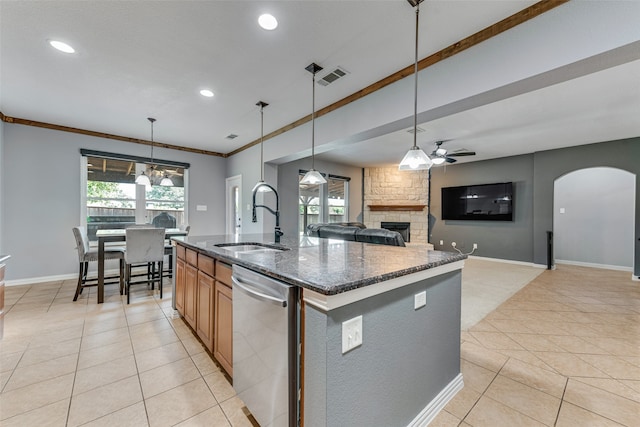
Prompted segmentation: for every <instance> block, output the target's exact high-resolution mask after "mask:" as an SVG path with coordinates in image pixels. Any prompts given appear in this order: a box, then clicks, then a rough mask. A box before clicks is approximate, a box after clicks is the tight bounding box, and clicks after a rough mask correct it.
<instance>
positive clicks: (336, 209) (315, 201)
mask: <svg viewBox="0 0 640 427" xmlns="http://www.w3.org/2000/svg"><path fill="white" fill-rule="evenodd" d="M305 173H306V171H303V170H301V171H299V174H298V195H299V203H298V209H299V213H300V215H299V220H298V231H299V232H300V233H304V230H305V229H306V228H307V225H309V224H315V223H327V222H346V221H348V220H349V211H348V208H349V206H348V200H349V180H350V178H347V177H341V176H334V175H328V176H327V177H326V179H327V183H326V184H322V185H306V184H300V183H299V182H300V180H301V179H302V177H303V176H304V174H305Z"/></svg>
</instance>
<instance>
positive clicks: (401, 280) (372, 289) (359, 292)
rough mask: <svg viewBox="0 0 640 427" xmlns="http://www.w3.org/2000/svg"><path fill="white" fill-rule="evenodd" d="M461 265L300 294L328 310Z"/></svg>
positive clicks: (457, 263)
mask: <svg viewBox="0 0 640 427" xmlns="http://www.w3.org/2000/svg"><path fill="white" fill-rule="evenodd" d="M462 267H464V261H456V262H452V263H449V264H445V265H441V266H438V267H434V268H429V269H427V270H422V271H418V272H417V273H412V274H407V275H405V276H400V277H396V278H395V279H391V280H386V281H384V282H380V283H376V284H374V285H370V286H364V287H362V288H357V289H353V290H351V291H348V292H343V293H340V294H337V295H324V294H321V293H319V292H315V291H312V290H310V289H304V291H303V292H302V295H303V298H304V301H305V302H306V303H307V304H310V305H312V306H314V307H316V308H317V309H320V310H322V311H324V312H328V311H331V310H335V309H336V308H339V307H343V306H345V305H349V304H353V303H354V302H357V301H361V300H364V299H366V298H370V297H372V296H375V295H380V294H382V293H384V292H388V291H392V290H394V289H398V288H401V287H403V286H406V285H410V284H412V283H416V282H418V281H420V280H425V279H430V278H432V277H436V276H440V275H442V274H445V273H450V272H452V271H456V270H461V269H462Z"/></svg>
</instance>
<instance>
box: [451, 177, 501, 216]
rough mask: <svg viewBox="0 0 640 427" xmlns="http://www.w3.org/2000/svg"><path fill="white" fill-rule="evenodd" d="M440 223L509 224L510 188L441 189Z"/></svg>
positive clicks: (470, 187) (467, 186) (469, 186)
mask: <svg viewBox="0 0 640 427" xmlns="http://www.w3.org/2000/svg"><path fill="white" fill-rule="evenodd" d="M442 219H444V220H471V221H513V184H512V183H511V182H502V183H497V184H480V185H464V186H461V187H444V188H442Z"/></svg>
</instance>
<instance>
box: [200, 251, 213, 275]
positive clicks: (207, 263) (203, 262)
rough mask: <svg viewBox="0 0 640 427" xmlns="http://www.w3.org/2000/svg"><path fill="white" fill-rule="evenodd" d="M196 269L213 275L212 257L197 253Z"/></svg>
mask: <svg viewBox="0 0 640 427" xmlns="http://www.w3.org/2000/svg"><path fill="white" fill-rule="evenodd" d="M198 270H200V271H202V272H203V273H204V274H208V275H209V276H211V277H213V258H211V257H208V256H206V255H202V254H198Z"/></svg>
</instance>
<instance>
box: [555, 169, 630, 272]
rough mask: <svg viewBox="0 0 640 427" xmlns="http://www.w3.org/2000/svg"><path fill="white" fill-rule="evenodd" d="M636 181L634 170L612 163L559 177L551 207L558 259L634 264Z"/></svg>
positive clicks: (621, 265) (624, 264)
mask: <svg viewBox="0 0 640 427" xmlns="http://www.w3.org/2000/svg"><path fill="white" fill-rule="evenodd" d="M635 184H636V177H635V176H634V175H633V174H632V173H629V172H627V171H623V170H620V169H613V168H589V169H581V170H578V171H575V172H571V173H568V174H566V175H563V176H561V177H560V178H558V179H557V180H556V184H555V190H554V209H553V210H554V213H553V242H554V244H553V249H554V255H555V259H556V262H560V260H563V261H570V262H580V263H592V264H601V265H603V266H611V267H631V266H632V265H633V247H634V242H633V234H631V233H629V231H630V230H633V228H634V220H635V217H634V214H635ZM585 230H588V232H585Z"/></svg>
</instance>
